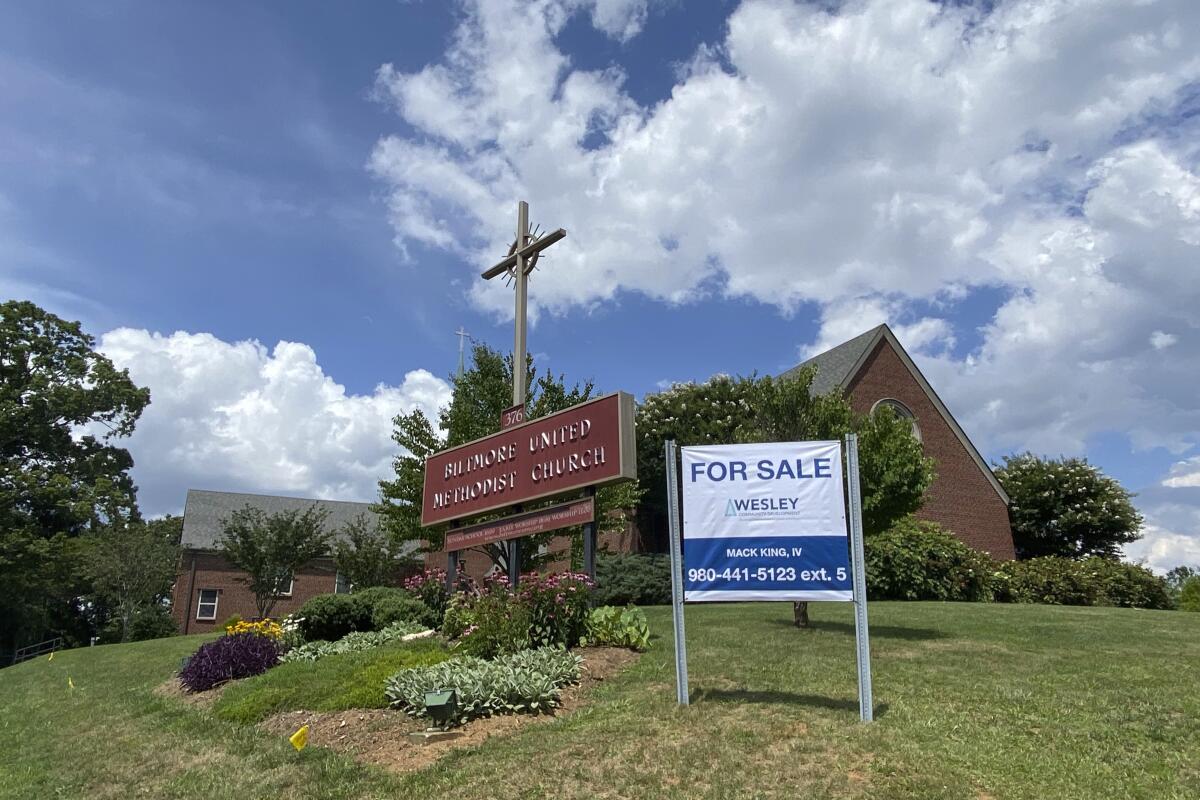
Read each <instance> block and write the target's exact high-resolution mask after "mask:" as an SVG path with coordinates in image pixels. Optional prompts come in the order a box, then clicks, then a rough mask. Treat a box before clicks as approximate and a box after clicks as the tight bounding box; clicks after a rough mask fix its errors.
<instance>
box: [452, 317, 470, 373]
mask: <svg viewBox="0 0 1200 800" xmlns="http://www.w3.org/2000/svg"><path fill="white" fill-rule="evenodd" d="M454 335H455V336H457V337H458V372H457V373H456V375H455V377H457V378H458V379H459V380H461V379H462V376H463V372H464V371H465V370H466V362H465V361H464V360H463V346H464V344H465V343H466V341H467V339H469V338H471V334H469V333H467V332H466V331H465V330H464V329H463V326H462V325H459V326H458V330H456V331H455V332H454Z"/></svg>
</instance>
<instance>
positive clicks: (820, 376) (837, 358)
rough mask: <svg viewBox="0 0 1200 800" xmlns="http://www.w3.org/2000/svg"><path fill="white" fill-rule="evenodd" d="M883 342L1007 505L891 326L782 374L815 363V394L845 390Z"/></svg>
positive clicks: (987, 469) (996, 482)
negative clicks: (897, 357)
mask: <svg viewBox="0 0 1200 800" xmlns="http://www.w3.org/2000/svg"><path fill="white" fill-rule="evenodd" d="M881 342H886V343H887V344H888V345H889V346H890V347H891V348H892V350H894V351H895V353H896V355H897V356H899V358H900V361H901V363H903V364H904V366H905V368H906V369H907V370H908V372H909V374H911V375H912V377H913V380H915V381H916V382H917V385H918V386H920V387H921V390H922V391H924V392H925V396H926V397H928V398H929V402H931V403H933V407H934V408H936V409H937V410H938V413H939V414H940V415H941V417H942V419H943V420H945V422H946V425H948V426H949V428H950V430H951V431H952V432H953V433H954V436H955V437H956V438H957V439H958V441H959V443H960V444H961V445H962V446H963V448H964V449H965V450H966V451H967V453H968V454H969V455H970V456H971V460H972V461H974V462H975V465H976V466H977V467H979V471H980V472H982V473H983V475H984V477H985V478H987V480H988V483H990V484H991V485H992V488H993V489H995V490H996V494H998V495H1000V499H1001V500H1003V501H1004V503H1005V505H1008V504H1009V502H1010V501H1009V497H1008V492H1006V491H1004V487H1003V486H1001V485H1000V481H999V480H998V479H997V478H996V475H995V473H993V472H992V470H991V467H989V466H988V464H987V462H986V461H984V460H983V456H982V455H981V454H980V453H979V450H978V449H977V448H976V447H975V445H974V443H973V442H972V441H971V439H970V438H969V437H968V436H967V433H966V431H964V430H963V429H962V426H961V425H959V424H958V420H956V419H955V418H954V415H953V414H951V413H950V409H949V408H947V407H946V404H945V403H943V402H942V398H940V397H938V394H937V392H935V391H934V390H933V387H932V386H931V385H930V384H929V381H927V380H926V379H925V376H924V375H922V374H921V370H919V369H917V365H916V364H915V363H914V362H913V360H912V358H911V357H910V356H909V355H908V351H906V350H905V349H904V347H903V346H902V345H901V344H900V341H899V340H898V339H897V338H896V334H894V333H892V329H891V328H889V327H888V326H887V325H886V324H884V325H878V326H876V327H874V328H872V329H871V330H869V331H866V332H865V333H861V334H859V335H858V336H855V337H854V338H853V339H850V340H849V341H846V342H842V343H841V344H839V345H838V346H836V347H833V348H830V349H829V350H826V351H825V352H824V353H818V354H817V355H815V356H813V357H812V358H810V359H808V360H807V361H804V362H802V363H801V364H798V365H797V366H795V367H792V368H791V369H789V370H788V371H787V372H784V373H783V374H782V375H780V377H781V378H787V377H794V376H795V375H796V374H797V373H798V372H799V371H800V370H802V369H803V368H805V367H808V366H815V367H816V368H817V374H816V375H815V376H814V377H813V382H812V387H811V391H812V393H813V394H816V395H823V394H829V393H830V392H832V391H834V390H835V389H840V390H842V391H845V390H847V389H848V388H849V387H850V383H851V382H852V381H853V380H854V378H855V376H856V375H858V373H859V371H860V370H862V368H863V366H864V365H865V364H866V363H867V359H868V358H869V357H870V355H871V354H872V353H874V352H875V348H876V347H878V346H879V345H880V343H881Z"/></svg>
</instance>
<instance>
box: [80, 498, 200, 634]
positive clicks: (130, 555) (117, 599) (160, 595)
mask: <svg viewBox="0 0 1200 800" xmlns="http://www.w3.org/2000/svg"><path fill="white" fill-rule="evenodd" d="M182 529H183V519H182V518H181V517H176V516H168V517H164V518H162V519H156V520H151V521H150V522H129V523H122V524H121V525H120V526H119V527H116V528H115V529H112V530H108V531H105V532H104V533H103V534H102V535H100V536H97V537H94V538H93V539H92V540H91V541H90V542H89V545H90V546H89V548H88V552H87V555H86V558H85V562H86V566H85V571H86V574H87V578H88V580H89V581H90V582H91V584H92V590H93V591H94V592H95V595H96V596H97V597H98V598H99V599H100V600H102V601H103V602H105V603H107V604H108V605H109V606H110V607H111V608H112V609H114V610H115V612H116V621H117V623H118V625H119V629H120V641H122V642H128V641H130V640H131V638H132V635H133V630H132V627H131V626H132V624H133V622H134V619H135V617H136V616H137V615H138V613H139V612H144V611H146V610H148V609H152V608H153V607H155V606H161V605H162V602H163V600H164V599H165V597H166V596H167V594H168V593H169V592H170V590H171V584H172V582H173V581H174V580H175V570H176V566H177V563H178V560H179V536H180V532H181V531H182Z"/></svg>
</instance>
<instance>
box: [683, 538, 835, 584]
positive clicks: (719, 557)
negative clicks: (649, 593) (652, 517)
mask: <svg viewBox="0 0 1200 800" xmlns="http://www.w3.org/2000/svg"><path fill="white" fill-rule="evenodd" d="M839 570H840V572H839ZM683 586H684V590H685V591H688V592H700V591H710V590H727V591H728V590H734V591H736V590H744V591H755V592H762V591H779V592H796V591H819V590H841V591H849V590H850V553H849V546H848V544H847V540H846V537H844V536H754V537H730V538H722V539H687V540H685V541H684V543H683Z"/></svg>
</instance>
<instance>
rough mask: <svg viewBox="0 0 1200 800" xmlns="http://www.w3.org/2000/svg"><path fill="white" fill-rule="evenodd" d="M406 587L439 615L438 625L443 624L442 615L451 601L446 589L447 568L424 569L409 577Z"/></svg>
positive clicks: (405, 582)
mask: <svg viewBox="0 0 1200 800" xmlns="http://www.w3.org/2000/svg"><path fill="white" fill-rule="evenodd" d="M404 588H405V589H406V590H407V591H408V592H410V593H411V594H412V595H413V596H414V597H417V598H419V599H420V601H421V602H422V603H424V604H425V605H426V606H427V607H429V609H430V610H431V611H433V613H434V614H435V615H436V616H437V621H438V625H441V622H442V616H443V615H444V614H445V613H446V606H447V605H448V604H449V602H450V592H449V590H447V589H446V570H444V569H426V570H423V571H421V572H419V573H417V574H416V575H413V576H411V577H409V578H407V579H406V580H405V581H404ZM434 627H437V625H435V626H434Z"/></svg>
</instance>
